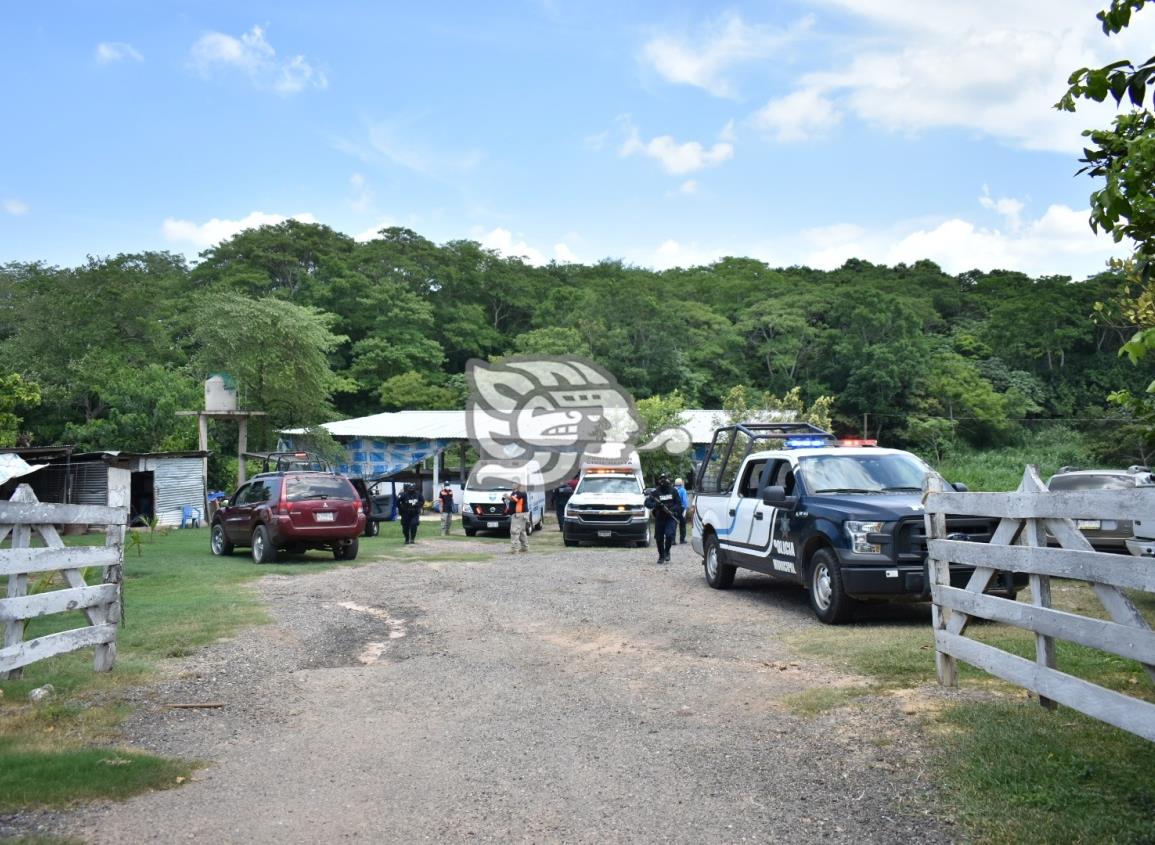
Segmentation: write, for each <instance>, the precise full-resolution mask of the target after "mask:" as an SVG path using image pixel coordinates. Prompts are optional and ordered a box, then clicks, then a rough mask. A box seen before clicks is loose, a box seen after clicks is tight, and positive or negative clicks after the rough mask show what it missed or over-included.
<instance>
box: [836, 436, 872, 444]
mask: <svg viewBox="0 0 1155 845" xmlns="http://www.w3.org/2000/svg"><path fill="white" fill-rule="evenodd" d="M838 445H839V446H877V445H878V441H877V440H867V439H865V438H862V437H844V438H842V439H841V440H839V441H838Z"/></svg>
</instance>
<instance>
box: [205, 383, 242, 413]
mask: <svg viewBox="0 0 1155 845" xmlns="http://www.w3.org/2000/svg"><path fill="white" fill-rule="evenodd" d="M236 409H237V383H236V382H235V381H234V380H233V377H232V376H230V375H229V374H228V373H209V377H208V378H207V379H205V410H206V411H208V412H210V413H213V412H217V411H235V410H236Z"/></svg>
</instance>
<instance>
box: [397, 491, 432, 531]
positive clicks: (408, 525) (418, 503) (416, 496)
mask: <svg viewBox="0 0 1155 845" xmlns="http://www.w3.org/2000/svg"><path fill="white" fill-rule="evenodd" d="M424 507H425V497H424V496H422V495H421V491H419V490H418V489H417V485H415V484H414V483H413V482H412V481H408V482H406V483H405V487H404V488H402V490H401V495H400V497H398V499H397V513H398V514H399V515H400V517H401V533H402V534H404V535H405V544H406V545H408V544H409V543H416V542H417V526H418V525H419V524H420V523H421V511H422V509H423V508H424Z"/></svg>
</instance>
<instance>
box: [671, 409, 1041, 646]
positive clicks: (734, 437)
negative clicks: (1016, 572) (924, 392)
mask: <svg viewBox="0 0 1155 845" xmlns="http://www.w3.org/2000/svg"><path fill="white" fill-rule="evenodd" d="M930 472H932V470H931V468H930V467H928V466H927V465H926V464H925V463H923V462H922V460H920V459H919V458H918V457H916V456H915V455H912V454H910V453H909V452H903V451H899V450H897V449H883V448H879V447H877V446H875V445H873V443H872V441H845V440H843V441H839V440H837V439H836V438H835V437H834V436H833V435H831V434H829V433H828V432H825V431H822V430H821V429H819V428H817V427H816V426H813V425H810V424H809V423H744V424H739V425H731V426H724V427H722V428H719V429H718V430H717V431H715V433H714V439H713V442H712V443H711V445H710V449H709V451H708V452H707V453H706V457H705V459H704V460H703V462H702V463H701V465H700V466H699V468H698V473H697V483H696V484H695V499H694V516H693V522H692V534H691V542H692V544H693V548H694V550H695V551H696V552H697V553H698V554H700V555H702V562H703V566H704V568H705V574H706V583H707V584H709V585H710V586H711V587H714V588H715V589H719V590H722V589H726V588H727V587H729V586H731V584H733V582H734V574H735V572H736V570H737V568H738V567H743V568H746V569H752V570H754V571H756V572H761V573H764V574H766V575H769V576H771V577H772V578H774V579H776V580H781V581H786V582H792V583H795V584H801V585H802V586H804V587H805V588H806V590H807V593H808V594H809V597H810V606H811V608H813V610H814V613H815V615H816V616H817V617H818V618H819V619H820V620H821V621H823V622H825V623H827V624H838V623H841V622H846V621H848V620H849V619H850V617H851V615H852V614H853V612H854V608H855V606H856V604H858V602H859V601H863V600H865V601H873V600H890V601H894V600H908V601H910V600H913V601H926V600H929V598H930V581H929V578H928V577H927V571H926V550H927V545H926V530H925V526H924V519H923V505H922V484H923V480H924V479H925V478H926V476H927V475H928V474H929V473H930ZM957 488H958V489H964V488H962V487H961V485H957ZM996 522H997V521H996V520H991V519H987V518H983V517H965V516H948V517H947V530H948V531H949V532H950V534H951V535H952V539H959V540H963V539H965V540H971V541H975V542H985V541H987V540H989V539H990V537H991V534H992V533H993V532H994V528H995V525H996ZM971 571H972V567H964V566H958V565H955V564H951V583H952V584H953V585H954V586H963V585H965V583H966V581H967V579H968V578H969V577H970V573H971ZM1023 583H1025V576H1019V581H1018V582H1017V583H1016V581H1014V580H1012V579H1011V576H1010V575H1009V574H1008V573H1001V574H1000V575H999V576H998V577H997V578H996V579H995V581H994V582H992V587H991V590H992V591H993V592H997V593H1001V594H1002V595H1007V596H1010V597H1012V598H1013V597H1014V595H1015V590H1016V587H1017V586H1019V585H1021V584H1023Z"/></svg>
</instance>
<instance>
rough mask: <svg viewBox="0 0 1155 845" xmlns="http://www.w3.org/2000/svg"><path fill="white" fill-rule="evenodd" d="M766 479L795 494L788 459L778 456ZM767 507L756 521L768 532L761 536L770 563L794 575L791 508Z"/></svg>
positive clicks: (789, 493) (779, 570) (795, 559)
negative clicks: (763, 515) (778, 459)
mask: <svg viewBox="0 0 1155 845" xmlns="http://www.w3.org/2000/svg"><path fill="white" fill-rule="evenodd" d="M766 478H767V479H768V481H767V482H766V483H767V484H769V485H774V486H776V487H781V488H782V489H783V491H785V493H786V495H787V496H794V495H796V491H795V489H794V467H793V465H792V464H791V463H790V461H788V460H785V459H783V460H780V461H777V462H775V464H774V465H773V466H771V467H770V470H769V471H768V472H767V473H766ZM762 507H765V508H766V511H767V513H766V515H765V517H764V518H763V520H762V522H759V523H756V524H757V525H758V526H759V527H762V525H763V523H765V527H764V528H763V529H762V530H764V531H766V532H767V536H766V537H765V538H763V542H764V543H765V546H764V547H765V548H767V549H768V553H769V557H770V566H771V568H772V569H773V570H774V571H775V572H781V573H782V574H784V575H791V576H797V575H798V554H797V551H796V548H797V547H796V545H795V542H794V541H795V538H794V537H793V536H791V534H790V515H791V511H789V510H786V509H785V508H769V507H766V506H765V505H763V506H762Z"/></svg>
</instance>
